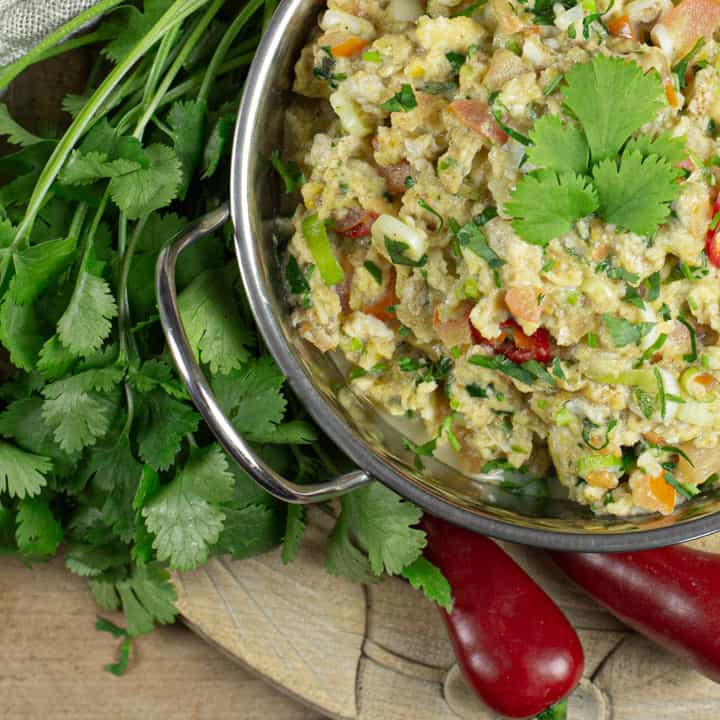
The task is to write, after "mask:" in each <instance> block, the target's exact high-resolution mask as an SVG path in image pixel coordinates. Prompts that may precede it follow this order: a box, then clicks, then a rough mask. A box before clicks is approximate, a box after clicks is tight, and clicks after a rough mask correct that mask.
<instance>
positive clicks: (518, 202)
mask: <svg viewBox="0 0 720 720" xmlns="http://www.w3.org/2000/svg"><path fill="white" fill-rule="evenodd" d="M598 204H599V203H598V196H597V192H596V190H595V188H594V187H593V186H592V185H591V184H590V182H589V181H588V180H587V178H585V177H583V176H581V175H575V174H574V173H562V174H560V175H558V174H556V173H554V172H552V171H550V170H542V171H539V172H537V173H533V174H531V175H526V176H525V177H523V179H522V180H521V181H520V182H519V183H518V184H517V187H516V188H515V190H514V191H513V193H512V195H511V198H510V202H508V203H506V205H505V210H506V211H507V212H508V213H510V214H511V215H512V217H513V221H512V226H513V229H514V230H515V232H517V233H518V235H520V237H521V238H522V239H523V240H525V242H528V243H530V244H532V245H540V246H542V247H544V246H545V245H547V244H548V243H549V242H550V241H551V240H552V239H554V238H556V237H559V236H560V235H564V234H565V233H567V232H570V230H571V229H572V226H573V224H574V223H575V222H576V221H577V220H580V219H581V218H584V217H586V216H587V215H589V214H590V213H592V212H594V211H595V210H597V208H598Z"/></svg>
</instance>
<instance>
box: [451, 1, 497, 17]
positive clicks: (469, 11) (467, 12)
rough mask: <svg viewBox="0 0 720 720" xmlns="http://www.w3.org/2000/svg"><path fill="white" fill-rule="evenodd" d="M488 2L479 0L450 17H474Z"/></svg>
mask: <svg viewBox="0 0 720 720" xmlns="http://www.w3.org/2000/svg"><path fill="white" fill-rule="evenodd" d="M487 2H488V0H479V1H478V2H474V3H471V4H470V5H468V6H467V7H464V8H463V9H462V10H458V11H457V12H455V13H453V14H452V15H450V17H451V18H455V17H472V16H473V15H474V14H475V12H476V11H477V10H479V9H480V8H481V7H483V6H484V5H487Z"/></svg>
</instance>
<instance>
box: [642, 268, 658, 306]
mask: <svg viewBox="0 0 720 720" xmlns="http://www.w3.org/2000/svg"><path fill="white" fill-rule="evenodd" d="M643 285H645V287H646V288H647V295H646V296H645V299H646V300H647V301H648V302H655V300H657V299H658V298H659V297H660V273H659V272H654V273H653V274H652V275H649V276H648V277H646V278H645V280H643Z"/></svg>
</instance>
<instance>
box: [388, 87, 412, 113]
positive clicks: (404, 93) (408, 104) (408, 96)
mask: <svg viewBox="0 0 720 720" xmlns="http://www.w3.org/2000/svg"><path fill="white" fill-rule="evenodd" d="M380 107H381V108H382V109H383V110H385V111H386V112H408V111H409V110H412V109H413V108H415V107H417V100H416V99H415V93H414V92H413V88H412V85H408V84H407V83H403V85H402V87H401V88H400V92H398V93H395V95H393V96H392V97H391V98H390V99H389V100H386V101H385V102H384V103H382V104H381V105H380Z"/></svg>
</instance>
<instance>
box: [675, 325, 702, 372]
mask: <svg viewBox="0 0 720 720" xmlns="http://www.w3.org/2000/svg"><path fill="white" fill-rule="evenodd" d="M677 321H678V322H681V323H682V324H683V325H684V326H685V327H686V328H687V331H688V332H689V333H690V354H689V355H683V360H685V362H690V363H692V362H695V361H696V360H697V357H698V351H697V335H696V333H695V328H694V327H693V326H692V323H691V322H690V321H689V320H688V319H687V318H686V317H684V316H683V315H678V316H677Z"/></svg>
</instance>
